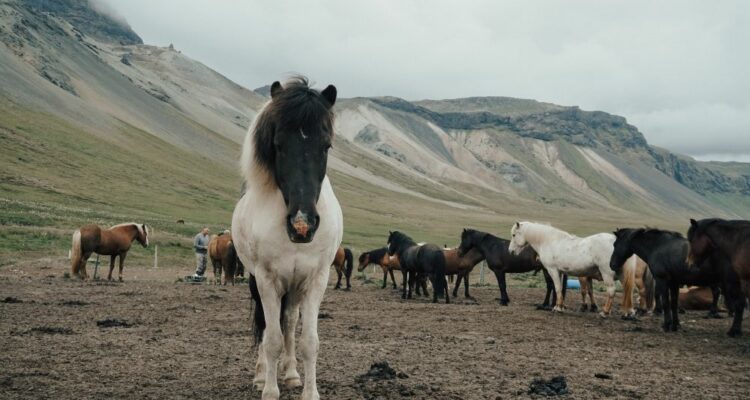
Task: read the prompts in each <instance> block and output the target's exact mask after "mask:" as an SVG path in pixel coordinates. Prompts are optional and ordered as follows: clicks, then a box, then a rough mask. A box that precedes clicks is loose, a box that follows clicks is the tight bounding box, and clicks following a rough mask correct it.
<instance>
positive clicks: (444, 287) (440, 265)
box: [388, 231, 450, 303]
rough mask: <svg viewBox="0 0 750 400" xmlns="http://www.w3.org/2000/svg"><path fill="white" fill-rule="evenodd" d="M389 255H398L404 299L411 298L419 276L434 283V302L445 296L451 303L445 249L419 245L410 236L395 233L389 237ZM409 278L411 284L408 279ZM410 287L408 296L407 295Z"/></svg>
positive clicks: (432, 245) (446, 300)
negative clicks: (427, 278)
mask: <svg viewBox="0 0 750 400" xmlns="http://www.w3.org/2000/svg"><path fill="white" fill-rule="evenodd" d="M388 254H389V255H394V254H397V255H398V261H399V263H400V264H401V274H402V276H403V285H404V292H403V294H402V296H401V298H403V299H410V298H411V288H412V284H413V283H415V282H416V281H417V275H420V274H423V275H427V276H429V278H430V280H431V281H432V288H433V289H434V291H433V294H432V302H433V303H437V299H438V297H439V296H441V295H444V296H445V302H446V303H450V295H449V293H448V281H446V279H445V255H444V254H443V249H442V248H440V247H439V246H437V245H434V244H429V243H427V244H417V243H416V242H414V240H412V238H410V237H409V236H407V235H405V234H403V233H401V232H398V231H395V232H390V234H389V235H388ZM407 275H408V276H409V283H408V284H407V281H406V278H407ZM407 286H408V294H407Z"/></svg>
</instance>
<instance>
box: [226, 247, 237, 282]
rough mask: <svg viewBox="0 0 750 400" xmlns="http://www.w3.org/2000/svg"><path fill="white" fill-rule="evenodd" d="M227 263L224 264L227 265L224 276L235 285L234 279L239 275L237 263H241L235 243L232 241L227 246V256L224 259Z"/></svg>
mask: <svg viewBox="0 0 750 400" xmlns="http://www.w3.org/2000/svg"><path fill="white" fill-rule="evenodd" d="M224 259H225V260H226V262H224V263H223V264H226V265H225V266H224V276H226V278H228V279H231V280H232V284H233V285H234V277H235V276H236V275H237V262H238V261H239V260H238V258H237V250H236V249H235V248H234V243H233V242H232V241H231V240H230V241H229V243H228V244H227V255H226V257H224Z"/></svg>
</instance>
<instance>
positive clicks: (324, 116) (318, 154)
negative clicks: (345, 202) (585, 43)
mask: <svg viewBox="0 0 750 400" xmlns="http://www.w3.org/2000/svg"><path fill="white" fill-rule="evenodd" d="M335 102H336V87H334V86H333V85H329V86H328V87H326V88H325V89H324V90H323V91H320V92H319V91H317V90H315V89H312V88H310V87H309V86H308V83H307V80H305V79H304V78H296V79H294V80H292V81H290V82H288V83H286V84H285V85H284V86H282V85H281V84H280V83H279V82H274V83H273V85H271V101H270V103H269V104H268V105H267V106H266V108H265V109H264V110H263V112H262V113H261V115H259V116H258V121H257V122H256V126H255V130H256V131H255V136H254V140H255V150H256V151H255V158H256V161H257V162H258V164H260V165H261V166H262V167H263V168H265V169H266V170H267V171H268V172H269V173H270V175H271V177H272V178H273V181H274V183H275V184H276V186H277V187H278V188H279V190H280V191H281V194H282V195H283V197H284V203H285V205H286V216H285V219H286V230H287V234H288V235H289V239H290V240H291V241H292V242H294V243H309V242H311V241H312V240H313V237H314V236H315V231H316V230H317V229H318V226H319V224H320V216H319V214H318V211H317V210H316V204H317V202H318V197H319V196H320V190H321V187H322V182H323V179H324V178H325V175H326V164H327V161H328V149H330V148H331V144H332V142H333V112H332V110H331V108H332V107H333V105H334V103H335Z"/></svg>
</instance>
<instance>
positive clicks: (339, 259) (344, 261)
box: [331, 247, 354, 290]
mask: <svg viewBox="0 0 750 400" xmlns="http://www.w3.org/2000/svg"><path fill="white" fill-rule="evenodd" d="M331 265H333V267H334V268H336V273H337V274H338V275H339V280H338V281H337V282H336V286H335V287H334V289H337V290H338V289H341V276H342V275H345V276H346V289H344V290H351V289H352V284H351V283H350V282H349V280H350V279H351V277H352V269H354V256H353V255H352V251H351V250H349V249H348V248H345V247H339V249H338V250H337V251H336V258H334V259H333V263H332V264H331Z"/></svg>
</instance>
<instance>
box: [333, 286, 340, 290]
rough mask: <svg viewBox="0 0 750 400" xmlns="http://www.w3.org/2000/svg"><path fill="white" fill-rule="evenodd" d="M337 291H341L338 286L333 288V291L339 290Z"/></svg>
mask: <svg viewBox="0 0 750 400" xmlns="http://www.w3.org/2000/svg"><path fill="white" fill-rule="evenodd" d="M339 289H341V288H340V287H339V286H335V287H334V288H333V290H339Z"/></svg>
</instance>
